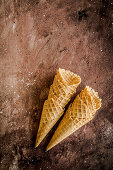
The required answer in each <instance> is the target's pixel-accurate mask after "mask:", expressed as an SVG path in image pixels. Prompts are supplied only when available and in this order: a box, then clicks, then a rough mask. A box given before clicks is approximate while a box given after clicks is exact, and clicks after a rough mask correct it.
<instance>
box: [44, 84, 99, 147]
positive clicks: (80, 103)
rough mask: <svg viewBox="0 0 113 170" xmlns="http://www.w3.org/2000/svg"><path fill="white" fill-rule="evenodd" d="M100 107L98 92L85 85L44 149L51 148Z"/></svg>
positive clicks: (84, 122) (90, 117) (87, 119)
mask: <svg viewBox="0 0 113 170" xmlns="http://www.w3.org/2000/svg"><path fill="white" fill-rule="evenodd" d="M100 107H101V99H99V97H98V93H97V92H95V91H94V90H93V89H92V88H90V87H88V86H86V87H85V89H84V90H82V91H81V93H80V94H79V95H78V96H77V97H76V98H75V100H74V102H73V103H72V104H70V106H69V108H68V109H67V111H66V114H65V115H64V117H63V119H62V121H61V122H60V124H59V126H58V128H57V130H56V131H55V133H54V135H53V137H52V139H51V141H50V143H49V144H48V146H47V149H46V150H49V149H51V148H52V147H54V146H55V145H57V144H58V143H59V142H61V141H62V140H64V139H65V138H66V137H68V136H69V135H71V134H72V133H73V132H75V131H76V130H77V129H79V128H80V127H82V126H83V125H85V124H86V123H87V122H89V121H90V120H91V119H92V118H93V117H94V114H95V113H96V111H97V110H98V109H99V108H100Z"/></svg>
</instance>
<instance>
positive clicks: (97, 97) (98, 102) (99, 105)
mask: <svg viewBox="0 0 113 170" xmlns="http://www.w3.org/2000/svg"><path fill="white" fill-rule="evenodd" d="M85 89H86V90H87V92H88V93H89V94H90V95H91V96H92V98H93V100H94V102H95V104H96V109H97V110H98V109H99V108H100V107H101V99H100V98H99V96H98V93H97V92H95V91H94V90H93V89H92V88H91V87H89V86H86V87H85Z"/></svg>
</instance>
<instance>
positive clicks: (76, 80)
mask: <svg viewBox="0 0 113 170" xmlns="http://www.w3.org/2000/svg"><path fill="white" fill-rule="evenodd" d="M59 72H60V75H61V77H62V79H63V80H64V82H65V83H66V84H67V85H68V86H70V85H77V86H78V85H79V84H80V82H81V78H80V76H78V75H77V74H74V73H72V72H70V71H68V70H64V69H59Z"/></svg>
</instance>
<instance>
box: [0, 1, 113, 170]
mask: <svg viewBox="0 0 113 170" xmlns="http://www.w3.org/2000/svg"><path fill="white" fill-rule="evenodd" d="M0 6H1V7H0V61H1V62H0V76H1V77H0V80H1V83H0V91H1V92H0V93H1V94H0V97H1V99H0V100H1V101H0V103H1V107H0V147H1V149H0V156H1V168H0V169H1V170H8V169H10V170H18V169H22V170H23V169H24V170H35V169H36V170H46V169H52V170H56V169H57V170H65V169H66V170H88V169H90V170H111V169H113V55H112V54H113V51H112V50H113V48H112V45H113V43H112V42H113V36H112V28H113V22H112V18H111V17H112V6H113V2H112V1H109V0H87V1H86V0H81V1H80V0H56V1H54V0H23V1H22V0H12V1H10V0H0ZM59 67H61V68H65V69H69V70H71V71H73V72H75V73H77V74H78V75H80V76H81V79H82V83H81V85H80V86H79V88H78V89H77V92H80V91H81V89H82V88H84V87H85V85H89V86H91V87H92V88H94V89H95V90H96V91H98V92H99V96H100V97H101V98H102V108H101V109H100V110H99V111H98V112H97V113H96V116H95V118H94V119H93V120H92V121H91V122H90V123H88V124H87V125H85V126H84V127H82V128H80V129H79V130H78V131H77V132H75V133H74V134H72V135H71V136H70V137H68V138H67V139H66V140H65V141H63V142H62V143H60V144H59V145H57V146H56V147H54V148H53V149H52V150H50V151H49V152H45V151H44V150H45V146H46V145H47V143H48V142H49V140H50V137H51V135H52V133H53V132H54V129H53V130H52V132H51V133H50V134H49V135H48V136H47V137H46V138H45V139H44V140H43V142H42V143H41V145H40V146H39V147H38V148H37V149H34V142H35V138H36V133H37V129H38V124H39V120H40V115H41V112H42V107H43V103H44V101H45V99H46V98H47V96H48V91H49V87H50V85H51V84H52V81H53V78H54V75H55V74H56V71H57V69H58V68H59Z"/></svg>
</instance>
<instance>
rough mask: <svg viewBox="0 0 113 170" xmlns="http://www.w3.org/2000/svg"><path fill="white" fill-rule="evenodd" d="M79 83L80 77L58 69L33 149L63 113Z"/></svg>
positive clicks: (45, 104) (44, 107)
mask: <svg viewBox="0 0 113 170" xmlns="http://www.w3.org/2000/svg"><path fill="white" fill-rule="evenodd" d="M80 82H81V78H80V76H78V75H76V74H74V73H72V72H71V71H68V70H64V69H59V70H58V72H57V74H56V75H55V78H54V81H53V84H52V85H51V87H50V91H49V95H48V99H47V100H46V101H45V103H44V106H43V111H42V115H41V120H40V124H39V129H38V133H37V138H36V143H35V147H37V146H38V145H39V144H40V143H41V141H42V140H43V139H44V137H45V136H46V135H47V134H48V132H49V131H50V130H51V129H52V127H53V126H54V125H55V124H56V122H57V121H58V120H59V118H60V117H61V116H62V114H63V113H64V107H65V106H66V104H67V103H68V102H69V101H70V99H71V97H72V96H73V94H75V93H76V88H77V87H78V85H79V84H80Z"/></svg>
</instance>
